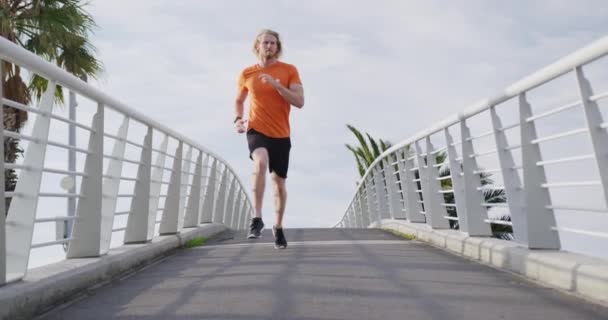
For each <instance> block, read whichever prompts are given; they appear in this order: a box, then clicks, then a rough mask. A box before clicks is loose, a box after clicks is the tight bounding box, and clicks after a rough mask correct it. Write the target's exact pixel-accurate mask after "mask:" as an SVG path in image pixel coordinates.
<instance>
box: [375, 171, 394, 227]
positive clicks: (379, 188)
mask: <svg viewBox="0 0 608 320" xmlns="http://www.w3.org/2000/svg"><path fill="white" fill-rule="evenodd" d="M379 166H380V162H379V163H378V166H376V167H374V168H373V171H374V185H375V186H376V200H378V221H380V220H382V219H390V218H391V214H390V212H389V209H388V205H387V202H388V197H387V195H386V189H385V187H384V178H382V175H383V172H382V170H380V169H378V167H379Z"/></svg>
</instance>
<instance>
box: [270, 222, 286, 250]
mask: <svg viewBox="0 0 608 320" xmlns="http://www.w3.org/2000/svg"><path fill="white" fill-rule="evenodd" d="M272 234H273V235H274V247H275V249H285V248H287V239H285V234H284V233H283V228H277V227H276V226H273V227H272Z"/></svg>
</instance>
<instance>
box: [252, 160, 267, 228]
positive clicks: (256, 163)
mask: <svg viewBox="0 0 608 320" xmlns="http://www.w3.org/2000/svg"><path fill="white" fill-rule="evenodd" d="M251 157H252V158H253V197H254V198H253V205H254V207H255V216H256V217H258V218H261V217H262V202H263V201H264V188H266V170H268V150H266V148H257V149H255V150H253V152H252V153H251Z"/></svg>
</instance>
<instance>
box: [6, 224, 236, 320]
mask: <svg viewBox="0 0 608 320" xmlns="http://www.w3.org/2000/svg"><path fill="white" fill-rule="evenodd" d="M224 230H226V227H225V226H224V225H223V224H219V223H209V224H204V225H201V226H199V227H198V228H188V229H184V230H182V231H181V233H180V234H177V235H167V236H160V237H157V238H154V239H153V240H152V242H150V243H145V244H130V245H124V246H121V247H118V248H114V249H111V250H110V252H108V254H107V255H104V256H101V257H97V258H81V259H69V260H63V261H61V262H58V263H54V264H50V265H47V266H43V267H40V268H35V269H31V270H28V273H27V275H26V277H25V279H23V280H21V281H18V282H15V283H11V284H7V285H5V286H3V287H0V306H1V307H0V319H30V318H31V317H33V316H34V315H37V314H40V313H42V312H44V311H45V310H47V309H49V308H51V307H53V306H56V305H59V304H61V303H65V302H66V301H69V300H70V299H71V298H73V297H75V296H77V295H78V294H79V293H80V292H82V291H83V290H86V289H89V288H91V287H93V286H95V285H99V284H101V283H104V282H106V281H108V280H111V279H113V278H116V277H118V276H120V275H122V274H124V273H127V272H128V271H131V270H134V269H137V268H140V267H143V266H145V265H146V264H149V263H151V262H152V261H154V260H156V259H158V258H160V257H162V256H166V255H168V254H170V253H172V252H174V251H175V250H177V249H178V248H181V247H183V246H184V244H185V243H186V242H188V241H189V240H191V239H193V238H195V237H206V238H209V237H212V236H214V235H216V234H218V233H220V232H222V231H224Z"/></svg>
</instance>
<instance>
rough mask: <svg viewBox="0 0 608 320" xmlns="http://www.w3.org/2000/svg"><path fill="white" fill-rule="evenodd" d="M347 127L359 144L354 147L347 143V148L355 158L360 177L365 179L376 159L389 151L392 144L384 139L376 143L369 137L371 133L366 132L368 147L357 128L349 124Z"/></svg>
mask: <svg viewBox="0 0 608 320" xmlns="http://www.w3.org/2000/svg"><path fill="white" fill-rule="evenodd" d="M346 127H347V128H348V130H350V131H351V132H352V133H353V134H354V135H355V137H356V138H357V141H358V142H359V146H358V147H354V146H352V145H350V144H348V143H347V144H346V148H347V149H348V150H350V151H351V152H352V153H353V155H354V156H355V161H357V169H358V171H359V175H360V176H361V177H363V175H364V174H365V171H366V170H367V168H369V166H370V165H371V164H372V163H373V162H374V160H376V158H378V157H379V156H380V154H382V152H384V151H385V150H387V149H389V148H390V147H391V146H392V144H391V143H390V142H389V141H385V140H382V139H378V141H376V140H375V139H374V138H372V136H370V135H369V133H367V132H366V133H365V135H366V136H367V141H369V145H368V142H367V141H366V140H365V137H364V136H363V134H361V132H360V131H359V130H357V128H355V127H353V126H352V125H350V124H347V125H346ZM370 146H371V148H370ZM380 166H382V164H380Z"/></svg>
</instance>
